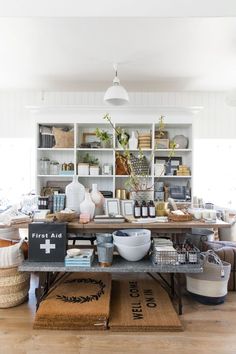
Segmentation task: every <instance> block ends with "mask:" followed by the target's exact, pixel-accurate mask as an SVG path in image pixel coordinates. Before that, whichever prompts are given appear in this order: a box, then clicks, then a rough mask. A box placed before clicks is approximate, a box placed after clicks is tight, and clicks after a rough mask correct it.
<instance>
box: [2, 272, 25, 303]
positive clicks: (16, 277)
mask: <svg viewBox="0 0 236 354" xmlns="http://www.w3.org/2000/svg"><path fill="white" fill-rule="evenodd" d="M17 269H18V268H17V267H12V268H0V308H9V307H14V306H17V305H20V304H22V303H23V302H25V301H26V300H27V299H28V291H29V288H30V274H29V273H28V272H19V271H18V270H17Z"/></svg>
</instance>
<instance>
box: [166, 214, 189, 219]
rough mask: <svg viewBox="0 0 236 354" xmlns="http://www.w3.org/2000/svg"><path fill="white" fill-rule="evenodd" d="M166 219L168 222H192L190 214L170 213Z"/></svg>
mask: <svg viewBox="0 0 236 354" xmlns="http://www.w3.org/2000/svg"><path fill="white" fill-rule="evenodd" d="M168 218H169V220H170V221H191V220H193V217H192V215H191V214H185V215H176V214H172V213H170V214H169V215H168Z"/></svg>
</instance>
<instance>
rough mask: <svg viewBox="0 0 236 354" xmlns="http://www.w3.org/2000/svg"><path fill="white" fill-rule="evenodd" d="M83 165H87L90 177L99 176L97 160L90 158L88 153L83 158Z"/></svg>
mask: <svg viewBox="0 0 236 354" xmlns="http://www.w3.org/2000/svg"><path fill="white" fill-rule="evenodd" d="M83 163H86V164H88V165H89V174H90V175H99V160H98V158H97V157H94V156H91V155H90V154H89V153H87V154H86V155H85V156H84V157H83Z"/></svg>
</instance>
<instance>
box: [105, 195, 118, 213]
mask: <svg viewBox="0 0 236 354" xmlns="http://www.w3.org/2000/svg"><path fill="white" fill-rule="evenodd" d="M105 213H106V215H112V216H115V215H120V199H118V198H105Z"/></svg>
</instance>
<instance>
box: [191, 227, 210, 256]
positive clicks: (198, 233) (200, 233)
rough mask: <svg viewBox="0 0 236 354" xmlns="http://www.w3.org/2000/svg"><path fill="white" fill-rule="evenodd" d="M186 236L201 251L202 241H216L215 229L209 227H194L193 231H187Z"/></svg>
mask: <svg viewBox="0 0 236 354" xmlns="http://www.w3.org/2000/svg"><path fill="white" fill-rule="evenodd" d="M186 237H187V238H188V239H190V240H191V242H192V243H193V244H194V245H195V246H196V247H197V248H199V249H200V250H201V251H203V249H202V243H203V242H205V241H214V231H213V230H209V229H195V228H194V229H192V232H191V233H187V234H186Z"/></svg>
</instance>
